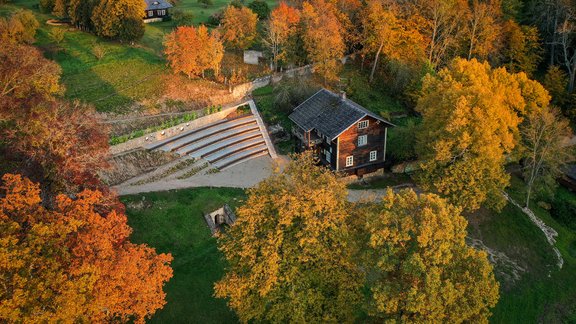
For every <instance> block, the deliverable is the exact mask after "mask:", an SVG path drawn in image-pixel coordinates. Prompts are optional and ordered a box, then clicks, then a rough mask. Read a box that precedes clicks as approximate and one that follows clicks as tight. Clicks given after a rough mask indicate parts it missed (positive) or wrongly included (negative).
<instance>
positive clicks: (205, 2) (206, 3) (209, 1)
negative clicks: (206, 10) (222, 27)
mask: <svg viewBox="0 0 576 324" xmlns="http://www.w3.org/2000/svg"><path fill="white" fill-rule="evenodd" d="M198 3H200V4H202V5H204V7H208V6H212V5H213V4H214V1H212V0H198Z"/></svg>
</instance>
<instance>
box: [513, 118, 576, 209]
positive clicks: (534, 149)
mask: <svg viewBox="0 0 576 324" xmlns="http://www.w3.org/2000/svg"><path fill="white" fill-rule="evenodd" d="M521 133H522V144H523V157H524V163H523V171H524V172H523V174H524V181H525V182H526V201H525V203H526V207H530V200H531V198H532V196H533V193H534V192H535V191H538V192H552V189H554V188H555V187H556V179H557V178H558V177H559V176H560V175H561V174H562V171H563V167H564V166H565V165H566V164H567V163H568V162H570V161H573V160H574V157H575V155H574V151H573V149H572V148H570V147H567V143H566V140H567V139H569V138H570V137H571V135H572V132H571V128H570V125H569V123H568V121H567V120H566V119H564V118H562V116H561V114H560V112H559V111H558V110H557V109H554V108H548V107H547V108H545V109H539V110H534V111H531V112H529V113H528V115H527V116H526V117H525V121H524V123H523V124H522V127H521Z"/></svg>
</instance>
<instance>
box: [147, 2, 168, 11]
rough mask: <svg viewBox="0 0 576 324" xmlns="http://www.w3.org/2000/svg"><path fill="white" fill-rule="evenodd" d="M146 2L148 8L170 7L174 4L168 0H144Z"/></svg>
mask: <svg viewBox="0 0 576 324" xmlns="http://www.w3.org/2000/svg"><path fill="white" fill-rule="evenodd" d="M144 1H145V2H146V10H156V9H168V8H172V5H171V4H170V3H169V2H168V1H166V0H144Z"/></svg>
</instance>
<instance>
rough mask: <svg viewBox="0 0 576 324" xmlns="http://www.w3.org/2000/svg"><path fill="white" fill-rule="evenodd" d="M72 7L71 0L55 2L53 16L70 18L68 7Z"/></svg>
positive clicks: (57, 0)
mask: <svg viewBox="0 0 576 324" xmlns="http://www.w3.org/2000/svg"><path fill="white" fill-rule="evenodd" d="M69 6H70V0H54V7H53V8H52V14H53V15H54V16H56V17H61V18H64V17H68V7H69Z"/></svg>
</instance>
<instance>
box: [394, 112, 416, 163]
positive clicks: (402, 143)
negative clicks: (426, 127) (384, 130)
mask: <svg viewBox="0 0 576 324" xmlns="http://www.w3.org/2000/svg"><path fill="white" fill-rule="evenodd" d="M416 127H417V126H416V123H415V122H414V121H413V120H410V121H408V122H407V124H406V125H405V126H398V127H393V128H391V129H390V130H389V132H388V153H389V154H390V157H391V158H392V161H394V162H403V161H410V160H415V159H416V157H417V156H416V151H415V149H414V147H415V146H416V137H415V136H414V132H415V129H416Z"/></svg>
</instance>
